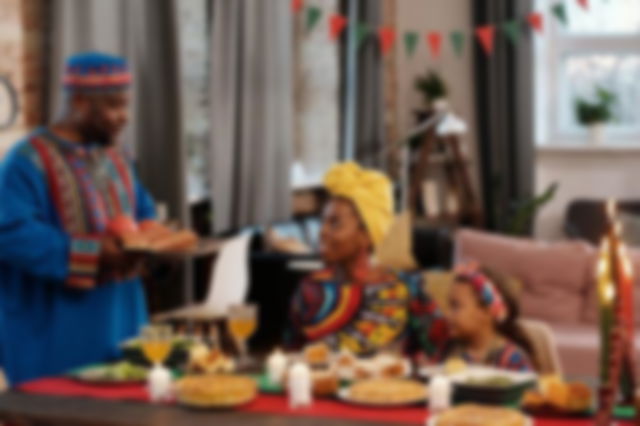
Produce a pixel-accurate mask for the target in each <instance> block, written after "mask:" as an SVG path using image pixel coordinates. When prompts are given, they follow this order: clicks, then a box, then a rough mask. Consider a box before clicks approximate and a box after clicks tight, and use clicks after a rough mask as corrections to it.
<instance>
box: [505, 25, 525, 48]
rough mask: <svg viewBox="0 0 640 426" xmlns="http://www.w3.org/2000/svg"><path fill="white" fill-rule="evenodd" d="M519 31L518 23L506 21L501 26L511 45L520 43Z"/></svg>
mask: <svg viewBox="0 0 640 426" xmlns="http://www.w3.org/2000/svg"><path fill="white" fill-rule="evenodd" d="M520 30H521V29H520V22H518V21H507V22H505V23H504V24H502V31H504V33H505V34H506V36H507V38H508V39H509V40H511V42H512V43H513V44H518V42H519V41H520Z"/></svg>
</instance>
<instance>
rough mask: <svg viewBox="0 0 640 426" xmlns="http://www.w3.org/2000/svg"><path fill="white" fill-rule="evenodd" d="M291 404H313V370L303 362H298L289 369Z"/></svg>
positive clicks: (293, 406) (299, 405)
mask: <svg viewBox="0 0 640 426" xmlns="http://www.w3.org/2000/svg"><path fill="white" fill-rule="evenodd" d="M288 384H289V405H290V407H291V408H298V407H306V406H309V405H311V402H312V398H311V370H310V369H309V367H308V366H307V365H306V364H305V363H303V362H297V363H295V364H294V366H293V367H291V370H289V383H288Z"/></svg>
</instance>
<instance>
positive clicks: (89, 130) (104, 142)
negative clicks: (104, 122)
mask: <svg viewBox="0 0 640 426" xmlns="http://www.w3.org/2000/svg"><path fill="white" fill-rule="evenodd" d="M81 132H82V140H83V141H84V142H85V143H92V144H97V145H99V146H101V147H104V148H108V147H111V146H113V145H115V143H116V138H115V137H114V135H112V134H111V133H110V132H107V131H105V130H104V129H103V128H101V127H100V126H97V125H96V124H95V123H91V124H87V125H85V126H83V128H82V130H81Z"/></svg>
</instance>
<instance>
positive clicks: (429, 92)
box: [415, 70, 449, 109]
mask: <svg viewBox="0 0 640 426" xmlns="http://www.w3.org/2000/svg"><path fill="white" fill-rule="evenodd" d="M415 88H416V89H417V90H418V91H419V92H420V93H421V94H422V97H423V98H424V100H425V103H426V104H427V105H428V106H429V107H431V108H433V109H441V108H443V107H446V99H447V95H448V94H449V89H448V88H447V85H446V83H445V82H444V80H443V79H442V77H441V76H440V74H438V73H437V72H435V71H433V70H428V71H427V72H426V73H425V74H424V75H421V76H419V77H418V78H416V81H415Z"/></svg>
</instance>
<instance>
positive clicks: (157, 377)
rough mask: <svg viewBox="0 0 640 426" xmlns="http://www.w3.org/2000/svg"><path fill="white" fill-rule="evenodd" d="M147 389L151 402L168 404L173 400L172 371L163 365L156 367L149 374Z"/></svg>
mask: <svg viewBox="0 0 640 426" xmlns="http://www.w3.org/2000/svg"><path fill="white" fill-rule="evenodd" d="M147 389H148V391H149V399H150V400H151V402H167V401H170V400H171V399H172V398H173V382H172V377H171V371H169V369H168V368H167V367H165V366H163V365H155V366H154V367H153V368H152V369H151V371H150V372H149V377H148V379H147Z"/></svg>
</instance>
